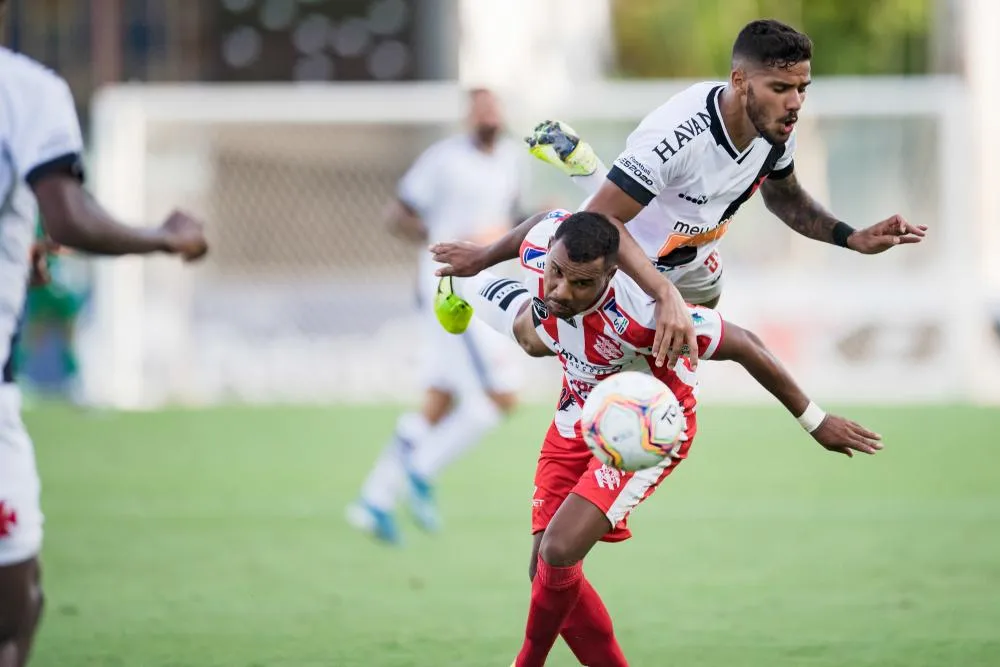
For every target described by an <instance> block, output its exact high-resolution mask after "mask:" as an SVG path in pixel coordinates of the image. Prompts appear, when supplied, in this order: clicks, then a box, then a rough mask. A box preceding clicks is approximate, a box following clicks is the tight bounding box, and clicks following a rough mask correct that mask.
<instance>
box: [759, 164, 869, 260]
mask: <svg viewBox="0 0 1000 667" xmlns="http://www.w3.org/2000/svg"><path fill="white" fill-rule="evenodd" d="M760 194H761V196H762V197H764V205H765V206H767V210H768V211H770V212H771V213H773V214H774V215H775V216H777V217H778V218H779V219H780V220H781V221H782V222H783V223H785V224H786V225H788V226H789V227H791V228H792V229H794V230H795V231H797V232H798V233H799V234H802V236H806V237H808V238H811V239H816V240H817V241H823V242H824V243H835V242H836V240H840V239H836V240H835V238H834V230H835V229H837V224H838V223H839V224H841V225H843V227H842V228H840V230H842V233H845V236H844V237H843V242H842V243H838V245H845V246H846V245H847V238H846V236H847V235H850V233H851V232H853V231H854V230H853V229H852V228H850V227H848V226H847V225H846V224H845V223H842V222H840V221H839V220H837V218H835V217H833V214H831V213H830V212H829V211H827V210H826V209H825V208H823V206H822V205H821V204H820V203H819V202H817V201H816V200H815V199H813V198H812V196H811V195H810V194H809V193H808V192H806V191H805V189H804V188H803V187H802V186H801V185H800V184H799V179H797V178H796V177H795V173H794V172H793V173H791V174H789V175H788V176H786V177H785V178H782V179H779V180H774V179H767V180H766V181H764V183H763V185H761V186H760ZM840 230H838V231H840Z"/></svg>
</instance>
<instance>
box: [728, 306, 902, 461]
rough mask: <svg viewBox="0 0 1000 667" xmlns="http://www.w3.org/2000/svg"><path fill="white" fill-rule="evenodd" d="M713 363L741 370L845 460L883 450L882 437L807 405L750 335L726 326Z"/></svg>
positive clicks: (779, 366) (778, 365)
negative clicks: (725, 363)
mask: <svg viewBox="0 0 1000 667" xmlns="http://www.w3.org/2000/svg"><path fill="white" fill-rule="evenodd" d="M712 359H713V360H720V361H721V360H730V361H735V362H737V363H739V364H740V365H741V366H743V368H745V369H746V371H747V372H748V373H750V375H751V376H752V377H753V378H754V379H755V380H756V381H757V382H758V383H759V384H760V385H761V386H762V387H764V388H765V389H767V390H768V391H769V392H770V393H771V394H772V395H773V396H774V397H775V398H777V399H778V400H779V401H781V404H782V405H784V406H785V408H786V409H787V410H788V411H789V412H791V413H792V415H793V416H794V417H795V418H796V419H798V421H799V423H800V424H801V425H802V427H803V428H804V429H806V430H807V431H808V432H809V433H810V434H811V435H812V437H813V438H814V439H815V440H816V441H817V442H818V443H819V444H820V445H822V446H823V447H824V448H825V449H827V450H829V451H831V452H837V453H840V454H845V455H847V456H853V455H854V454H853V452H862V453H864V454H874V453H875V452H877V451H878V450H880V449H882V438H881V436H879V435H878V434H876V433H873V432H871V431H869V430H868V429H866V428H865V427H863V426H861V425H860V424H857V423H855V422H853V421H850V420H849V419H844V418H843V417H838V416H837V415H831V414H825V413H824V412H823V410H822V409H820V408H819V407H818V406H817V405H816V404H815V403H813V402H812V401H810V400H809V397H808V396H806V394H805V392H803V391H802V389H800V388H799V386H798V384H797V383H796V382H795V378H793V377H792V375H791V373H789V372H788V370H787V369H785V367H784V366H783V365H782V364H781V361H779V360H778V358H777V357H775V356H774V354H772V353H771V351H770V350H769V349H768V348H767V346H766V345H764V342H763V341H761V339H760V338H759V337H757V335H756V334H754V333H753V332H752V331H747V330H746V329H743V328H740V327H738V326H736V325H734V324H731V323H729V322H726V333H725V336H724V337H723V339H722V342H721V343H719V348H718V349H717V350H716V352H715V354H714V355H713V357H712Z"/></svg>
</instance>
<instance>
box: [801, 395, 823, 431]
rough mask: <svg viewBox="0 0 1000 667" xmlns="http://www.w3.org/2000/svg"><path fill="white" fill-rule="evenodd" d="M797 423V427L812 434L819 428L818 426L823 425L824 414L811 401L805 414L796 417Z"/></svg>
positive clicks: (821, 409)
mask: <svg viewBox="0 0 1000 667" xmlns="http://www.w3.org/2000/svg"><path fill="white" fill-rule="evenodd" d="M796 419H798V421H799V425H800V426H801V427H802V428H804V429H805V430H807V431H808V432H810V433H812V432H813V431H815V430H816V429H818V428H819V425H820V424H822V423H823V420H824V419H826V413H825V412H823V408H821V407H819V406H818V405H816V404H815V403H813V402H812V401H809V405H807V406H806V409H805V412H803V413H802V414H801V415H799V416H798V417H796Z"/></svg>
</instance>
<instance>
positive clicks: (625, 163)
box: [615, 153, 654, 188]
mask: <svg viewBox="0 0 1000 667" xmlns="http://www.w3.org/2000/svg"><path fill="white" fill-rule="evenodd" d="M615 164H617V165H618V166H619V167H621V168H622V169H624V170H625V171H628V172H629V173H630V174H632V176H634V177H635V178H636V179H637V180H638V181H640V182H642V183H645V184H646V185H647V186H648V187H650V188H652V187H654V186H653V179H652V178H650V177H649V173H650V169H649V167H647V166H646V165H644V164H642V163H641V162H640V161H639V160H638V159H637V158H636V157H635V155H632V154H631V153H629V154H628V155H623V156H621V157H620V158H618V159H617V160H616V161H615Z"/></svg>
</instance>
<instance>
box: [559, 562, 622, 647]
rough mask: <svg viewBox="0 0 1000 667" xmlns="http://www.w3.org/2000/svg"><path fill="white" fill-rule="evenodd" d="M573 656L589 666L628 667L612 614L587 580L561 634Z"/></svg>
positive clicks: (582, 581) (582, 583) (582, 584)
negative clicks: (616, 635) (616, 634)
mask: <svg viewBox="0 0 1000 667" xmlns="http://www.w3.org/2000/svg"><path fill="white" fill-rule="evenodd" d="M560 634H561V635H562V638H563V639H565V640H566V643H567V644H569V647H570V649H572V651H573V655H575V656H576V659H577V660H579V661H580V664H581V665H587V666H588V667H628V662H627V661H626V660H625V655H624V654H623V653H622V649H621V647H620V646H619V645H618V640H617V639H615V629H614V626H613V625H612V623H611V615H610V614H608V609H607V607H605V606H604V602H603V601H602V600H601V596H600V595H598V594H597V591H596V590H594V587H593V586H591V585H590V582H589V581H587V578H586V577H584V578H583V579H582V580H581V582H580V597H578V598H577V600H576V606H575V607H573V610H572V611H571V612H570V613H569V616H567V617H566V621H565V622H564V623H563V626H562V630H561V631H560Z"/></svg>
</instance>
